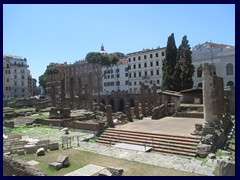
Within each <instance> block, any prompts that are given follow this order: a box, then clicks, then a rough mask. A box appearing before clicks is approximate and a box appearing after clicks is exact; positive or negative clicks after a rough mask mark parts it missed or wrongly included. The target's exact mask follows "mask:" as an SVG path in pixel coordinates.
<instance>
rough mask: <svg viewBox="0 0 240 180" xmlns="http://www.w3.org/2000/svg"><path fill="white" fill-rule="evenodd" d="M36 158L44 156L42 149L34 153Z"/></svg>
mask: <svg viewBox="0 0 240 180" xmlns="http://www.w3.org/2000/svg"><path fill="white" fill-rule="evenodd" d="M36 154H37V156H44V155H45V150H44V148H39V149H38V150H37V152H36Z"/></svg>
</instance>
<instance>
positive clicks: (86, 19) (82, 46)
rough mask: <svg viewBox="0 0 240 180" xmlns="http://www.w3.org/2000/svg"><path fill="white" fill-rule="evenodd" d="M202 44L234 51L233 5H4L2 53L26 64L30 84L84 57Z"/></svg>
mask: <svg viewBox="0 0 240 180" xmlns="http://www.w3.org/2000/svg"><path fill="white" fill-rule="evenodd" d="M171 33H174V36H175V41H176V45H177V47H178V46H179V45H180V43H181V40H182V37H183V36H184V35H187V37H188V40H189V44H190V46H191V47H193V46H195V45H196V44H199V43H204V42H206V41H212V42H215V43H220V44H228V45H235V5H234V4H223V5H221V4H212V5H211V4H206V5H204V4H201V5H199V4H195V5H190V4H178V5H173V4H169V5H168V4H151V5H150V4H149V5H146V4H144V5H137V4H127V5H103V4H102V5H101V4H99V5H83V4H79V5H76V4H74V5H57V4H53V5H50V4H47V5H27V4H18V5H14V4H5V5H3V52H4V53H5V54H12V55H18V56H22V57H25V58H27V60H28V64H29V69H30V71H31V74H32V76H33V77H34V78H36V79H37V80H38V77H39V76H40V75H42V74H43V73H44V71H45V69H46V66H47V65H49V63H50V62H55V63H64V62H67V63H74V62H75V61H76V60H80V59H84V58H85V56H86V54H87V53H88V52H92V51H99V50H100V46H101V44H102V43H103V44H104V47H105V50H106V51H107V52H122V53H124V54H127V53H131V52H135V51H140V50H142V49H143V48H145V49H146V48H156V47H158V46H160V47H165V46H166V44H167V38H168V36H170V34H171Z"/></svg>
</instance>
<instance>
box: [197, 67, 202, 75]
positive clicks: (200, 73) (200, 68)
mask: <svg viewBox="0 0 240 180" xmlns="http://www.w3.org/2000/svg"><path fill="white" fill-rule="evenodd" d="M197 77H202V66H200V67H199V68H197Z"/></svg>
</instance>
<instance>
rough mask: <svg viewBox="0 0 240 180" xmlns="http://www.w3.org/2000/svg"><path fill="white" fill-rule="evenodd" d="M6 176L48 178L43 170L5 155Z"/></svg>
mask: <svg viewBox="0 0 240 180" xmlns="http://www.w3.org/2000/svg"><path fill="white" fill-rule="evenodd" d="M3 175H4V176H46V174H44V173H43V172H42V171H41V170H39V169H37V168H36V167H34V166H30V165H28V164H26V163H24V162H21V161H19V160H16V159H14V158H12V157H10V156H8V155H3Z"/></svg>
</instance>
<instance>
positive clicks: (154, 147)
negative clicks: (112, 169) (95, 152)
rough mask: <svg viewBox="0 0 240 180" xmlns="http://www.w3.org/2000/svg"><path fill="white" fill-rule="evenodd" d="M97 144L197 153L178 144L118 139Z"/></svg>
mask: <svg viewBox="0 0 240 180" xmlns="http://www.w3.org/2000/svg"><path fill="white" fill-rule="evenodd" d="M97 142H103V143H104V144H109V145H110V144H111V145H113V144H115V143H129V144H136V145H142V146H145V145H146V146H150V147H152V148H153V150H155V149H158V148H160V149H161V148H165V149H169V150H170V149H172V150H176V151H177V150H180V151H184V152H190V153H196V147H181V146H178V145H176V144H160V143H143V142H141V141H131V140H126V139H125V140H120V141H119V140H117V139H112V140H111V141H110V140H109V139H108V138H101V139H99V140H97Z"/></svg>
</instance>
